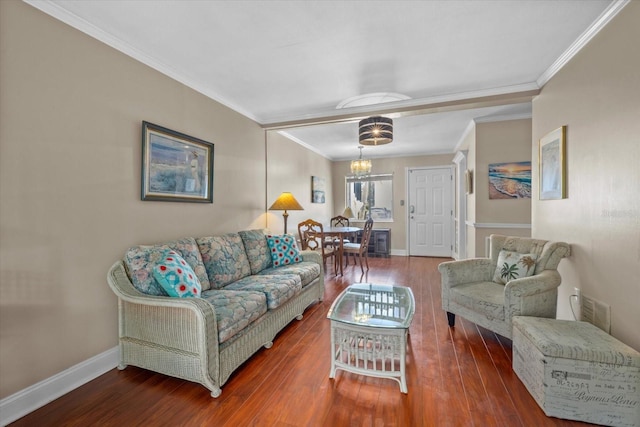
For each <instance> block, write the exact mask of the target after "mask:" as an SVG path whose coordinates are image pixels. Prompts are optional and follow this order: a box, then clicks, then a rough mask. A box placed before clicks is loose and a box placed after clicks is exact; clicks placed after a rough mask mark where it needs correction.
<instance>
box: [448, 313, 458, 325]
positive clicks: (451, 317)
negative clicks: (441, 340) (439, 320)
mask: <svg viewBox="0 0 640 427" xmlns="http://www.w3.org/2000/svg"><path fill="white" fill-rule="evenodd" d="M447 322H449V326H450V327H453V326H455V325H456V315H455V314H453V313H449V312H448V311H447Z"/></svg>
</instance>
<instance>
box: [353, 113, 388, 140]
mask: <svg viewBox="0 0 640 427" xmlns="http://www.w3.org/2000/svg"><path fill="white" fill-rule="evenodd" d="M358 140H359V141H360V144H362V145H384V144H388V143H390V142H391V141H393V120H391V119H389V118H387V117H380V116H376V117H369V118H367V119H362V120H360V124H359V138H358Z"/></svg>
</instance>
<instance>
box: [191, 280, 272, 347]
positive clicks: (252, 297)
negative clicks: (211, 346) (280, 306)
mask: <svg viewBox="0 0 640 427" xmlns="http://www.w3.org/2000/svg"><path fill="white" fill-rule="evenodd" d="M202 298H204V299H206V300H207V301H209V302H210V303H211V305H213V307H214V309H215V311H216V321H217V323H218V343H219V344H222V343H223V342H225V341H227V340H228V339H229V338H232V337H233V336H234V335H236V334H237V333H238V332H240V331H242V330H243V329H244V328H246V327H247V326H248V325H249V324H250V323H251V322H253V321H254V320H256V319H258V318H260V316H262V315H263V314H264V313H266V312H267V298H266V296H265V295H264V293H262V292H250V291H231V290H227V289H211V290H208V291H205V292H203V293H202Z"/></svg>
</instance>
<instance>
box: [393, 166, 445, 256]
mask: <svg viewBox="0 0 640 427" xmlns="http://www.w3.org/2000/svg"><path fill="white" fill-rule="evenodd" d="M417 169H421V170H422V169H449V174H450V176H451V177H452V179H451V183H450V188H449V191H450V192H451V202H452V203H451V209H452V212H451V216H450V221H451V224H449V230H450V233H451V236H450V240H451V246H452V249H451V255H453V243H454V242H453V239H454V237H455V234H454V232H455V231H454V229H453V225H454V224H453V209H455V207H454V203H456V201H455V188H454V182H455V180H454V179H453V172H454V166H453V164H449V165H438V166H413V167H408V166H407V167H405V168H404V182H405V185H404V189H405V196H404V198H405V200H406V201H407V203H405V205H406V207H405V210H404V212H405V232H404V235H405V242H404V244H405V248H407V256H411V246H410V244H411V240H410V239H411V222H410V220H411V218H410V215H411V213H410V212H409V205H410V203H409V202H410V195H411V188H410V184H411V179H410V178H409V174H410V171H412V170H417Z"/></svg>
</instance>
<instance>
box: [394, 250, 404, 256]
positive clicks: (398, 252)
mask: <svg viewBox="0 0 640 427" xmlns="http://www.w3.org/2000/svg"><path fill="white" fill-rule="evenodd" d="M391 255H394V256H407V251H406V250H404V249H391Z"/></svg>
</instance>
